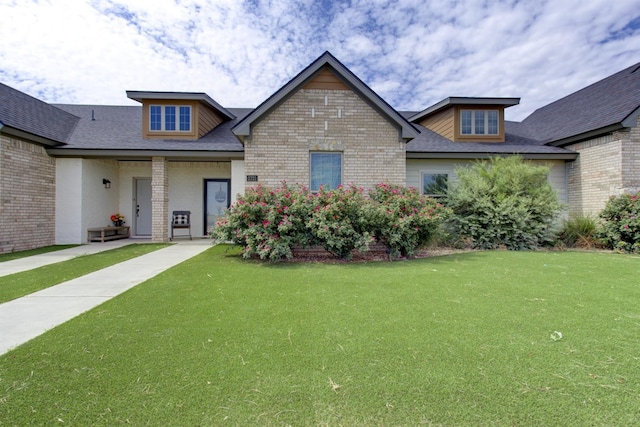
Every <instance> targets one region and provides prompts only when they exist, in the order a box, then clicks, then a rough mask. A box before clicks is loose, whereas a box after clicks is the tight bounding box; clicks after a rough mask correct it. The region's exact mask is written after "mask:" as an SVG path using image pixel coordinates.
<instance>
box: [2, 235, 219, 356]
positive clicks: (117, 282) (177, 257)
mask: <svg viewBox="0 0 640 427" xmlns="http://www.w3.org/2000/svg"><path fill="white" fill-rule="evenodd" d="M119 242H122V243H120V244H119V245H120V246H122V245H125V244H130V243H132V241H131V240H121V241H119ZM176 243H177V244H175V245H171V246H169V247H166V248H163V249H160V250H157V251H154V252H151V253H149V254H146V255H142V256H139V257H137V258H133V259H130V260H128V261H124V262H121V263H119V264H116V265H112V266H111V267H107V268H104V269H102V270H98V271H95V272H93V273H90V274H87V275H86V276H82V277H78V278H76V279H73V280H69V281H68V282H64V283H61V284H59V285H56V286H52V287H50V288H47V289H43V290H41V291H38V292H35V293H33V294H31V295H27V296H25V297H22V298H18V299H16V300H13V301H9V302H6V303H4V304H0V355H1V354H4V353H6V352H7V351H9V350H11V349H12V348H14V347H17V346H19V345H21V344H24V343H25V342H27V341H29V340H31V339H33V338H35V337H37V336H38V335H40V334H42V333H44V332H45V331H47V330H49V329H51V328H53V327H55V326H58V325H60V324H62V323H64V322H66V321H67V320H70V319H72V318H74V317H76V316H78V315H80V314H82V313H84V312H85V311H87V310H90V309H92V308H94V307H96V306H98V305H100V304H102V303H103V302H105V301H107V300H109V299H111V298H113V297H115V296H116V295H118V294H121V293H122V292H124V291H126V290H128V289H131V288H132V287H134V286H136V285H138V284H140V283H142V282H144V281H146V280H148V279H150V278H152V277H154V276H156V275H158V274H160V273H162V272H163V271H165V270H167V269H168V268H171V267H173V266H175V265H177V264H180V263H181V262H183V261H186V260H187V259H189V258H191V257H193V256H195V255H198V254H199V253H201V252H204V251H205V250H207V249H208V248H210V247H211V240H208V239H196V240H192V241H191V240H188V241H187V240H181V241H177V242H176ZM98 246H99V247H98ZM117 246H118V243H117V242H108V243H99V244H91V245H85V246H80V247H78V248H72V249H64V250H62V251H58V252H66V254H58V256H57V257H46V256H45V255H48V254H43V255H35V256H33V257H29V258H23V260H24V261H22V262H21V263H15V262H14V261H7V262H6V263H14V264H13V265H14V268H15V271H13V272H18V271H24V270H26V269H28V268H24V266H25V265H29V266H30V267H29V268H36V267H39V266H40V265H45V264H50V263H51V262H59V261H62V260H64V259H62V258H63V257H65V256H68V257H69V258H72V257H74V256H78V255H79V253H78V252H82V251H89V252H84V253H96V252H100V250H107V249H112V248H114V247H117ZM73 250H76V253H75V255H73V254H74V251H73ZM91 251H95V252H91ZM69 258H66V259H69ZM29 259H32V261H33V262H29ZM53 259H56V261H51V262H45V260H53ZM16 261H18V260H16ZM42 263H44V264H42ZM1 264H5V263H0V265H1ZM22 268H24V269H22ZM20 269H22V270H20ZM1 271H2V272H3V273H4V274H11V273H6V272H5V271H10V267H5V269H4V270H1Z"/></svg>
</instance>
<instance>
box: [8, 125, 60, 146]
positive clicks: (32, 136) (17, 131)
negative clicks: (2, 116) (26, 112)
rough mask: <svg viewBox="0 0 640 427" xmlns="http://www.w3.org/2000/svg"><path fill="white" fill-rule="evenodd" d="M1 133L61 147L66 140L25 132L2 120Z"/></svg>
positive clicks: (44, 144)
mask: <svg viewBox="0 0 640 427" xmlns="http://www.w3.org/2000/svg"><path fill="white" fill-rule="evenodd" d="M0 133H4V134H6V135H11V136H14V137H16V138H20V139H24V140H27V141H30V142H35V143H37V144H40V145H43V146H45V147H59V146H61V145H65V142H63V141H56V140H54V139H49V138H45V137H42V136H39V135H35V134H32V133H29V132H25V131H23V130H20V129H16V128H14V127H11V126H6V125H4V124H3V123H2V122H0Z"/></svg>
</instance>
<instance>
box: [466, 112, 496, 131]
mask: <svg viewBox="0 0 640 427" xmlns="http://www.w3.org/2000/svg"><path fill="white" fill-rule="evenodd" d="M498 133H499V129H498V110H460V134H461V135H498Z"/></svg>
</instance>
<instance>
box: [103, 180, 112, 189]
mask: <svg viewBox="0 0 640 427" xmlns="http://www.w3.org/2000/svg"><path fill="white" fill-rule="evenodd" d="M102 184H104V188H111V181H109V180H108V179H106V178H102Z"/></svg>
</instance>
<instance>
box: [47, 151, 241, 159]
mask: <svg viewBox="0 0 640 427" xmlns="http://www.w3.org/2000/svg"><path fill="white" fill-rule="evenodd" d="M47 153H48V154H49V155H50V156H52V157H82V158H111V159H113V158H116V159H119V160H140V159H145V158H147V159H151V158H152V157H166V158H167V159H168V160H172V159H174V160H180V161H188V160H189V159H193V160H200V161H202V160H205V159H216V160H218V161H225V160H241V159H243V158H244V151H242V150H238V151H232V150H225V151H207V150H192V151H185V150H122V149H113V150H103V149H87V148H79V149H75V148H49V149H47Z"/></svg>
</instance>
